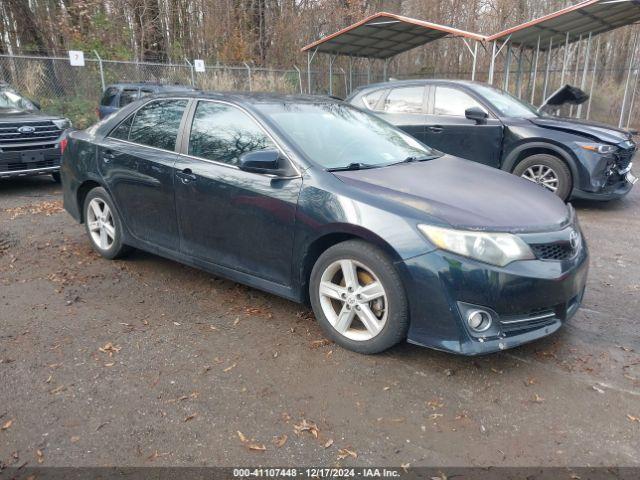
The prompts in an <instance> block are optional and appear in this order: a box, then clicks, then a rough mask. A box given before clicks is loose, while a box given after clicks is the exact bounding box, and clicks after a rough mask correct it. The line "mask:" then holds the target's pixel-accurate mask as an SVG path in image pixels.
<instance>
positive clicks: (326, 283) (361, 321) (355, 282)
mask: <svg viewBox="0 0 640 480" xmlns="http://www.w3.org/2000/svg"><path fill="white" fill-rule="evenodd" d="M319 289H320V291H319V294H320V295H319V296H320V304H321V306H322V310H323V312H324V314H325V316H326V318H327V319H328V320H329V323H330V324H331V326H332V327H333V328H334V329H335V330H336V331H337V332H338V333H340V334H341V335H343V336H345V337H346V338H349V339H351V340H356V341H366V340H371V339H372V338H374V337H375V336H377V335H378V334H379V333H380V332H381V331H382V329H383V328H384V326H385V324H386V322H387V318H388V302H387V294H386V292H385V289H384V286H383V285H382V282H380V280H379V279H378V277H377V276H376V275H375V274H374V273H373V271H371V269H370V268H368V267H367V266H366V265H364V264H362V263H360V262H357V261H355V260H349V259H342V260H338V261H335V262H333V263H332V264H330V265H329V266H328V267H327V268H326V269H325V270H324V272H323V273H322V277H321V279H320V285H319Z"/></svg>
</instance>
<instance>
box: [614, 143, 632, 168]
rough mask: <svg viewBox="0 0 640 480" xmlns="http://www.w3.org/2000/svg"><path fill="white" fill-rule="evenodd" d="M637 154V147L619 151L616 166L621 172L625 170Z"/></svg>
mask: <svg viewBox="0 0 640 480" xmlns="http://www.w3.org/2000/svg"><path fill="white" fill-rule="evenodd" d="M635 153H636V147H633V148H627V149H622V150H619V151H618V153H616V165H617V166H618V169H619V170H624V169H625V168H627V167H628V166H629V164H630V163H631V161H632V160H633V156H634V155H635Z"/></svg>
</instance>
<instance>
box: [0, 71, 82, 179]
mask: <svg viewBox="0 0 640 480" xmlns="http://www.w3.org/2000/svg"><path fill="white" fill-rule="evenodd" d="M69 128H71V122H70V121H69V120H67V119H66V118H63V117H59V116H55V115H53V116H52V115H45V114H44V113H41V112H40V109H39V106H38V104H37V103H35V102H33V101H31V100H29V99H28V98H26V97H24V96H23V95H20V94H19V93H18V92H17V91H16V90H14V89H13V88H11V87H9V85H7V84H6V83H0V178H7V177H22V176H27V175H42V174H51V175H52V176H53V179H54V180H55V181H57V182H59V181H60V157H61V153H62V150H63V149H64V146H65V143H66V131H67V129H69Z"/></svg>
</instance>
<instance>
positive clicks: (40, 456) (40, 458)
mask: <svg viewBox="0 0 640 480" xmlns="http://www.w3.org/2000/svg"><path fill="white" fill-rule="evenodd" d="M36 460H37V461H38V463H44V453H42V450H40V449H38V450H36Z"/></svg>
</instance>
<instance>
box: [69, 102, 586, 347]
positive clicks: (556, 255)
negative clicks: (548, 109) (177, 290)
mask: <svg viewBox="0 0 640 480" xmlns="http://www.w3.org/2000/svg"><path fill="white" fill-rule="evenodd" d="M62 182H63V187H64V205H65V208H66V209H67V211H68V212H69V213H70V214H71V215H72V216H73V217H74V218H75V219H76V220H77V221H79V222H82V223H84V224H85V227H86V231H87V236H88V238H89V241H90V242H91V244H92V246H93V248H94V249H95V250H96V251H97V252H98V253H99V254H101V255H102V256H104V257H105V258H109V259H112V258H116V257H119V256H122V255H124V254H125V253H127V252H128V251H129V250H130V249H131V248H138V249H142V250H146V251H149V252H152V253H155V254H158V255H161V256H164V257H168V258H171V259H174V260H177V261H179V262H182V263H185V264H188V265H192V266H194V267H198V268H202V269H204V270H207V271H209V272H211V273H213V274H216V275H220V276H223V277H226V278H229V279H231V280H234V281H237V282H241V283H244V284H247V285H250V286H253V287H256V288H259V289H262V290H266V291H268V292H272V293H274V294H276V295H280V296H283V297H286V298H288V299H291V300H294V301H297V302H309V303H310V304H311V306H312V308H313V311H314V313H315V316H316V318H317V320H318V322H320V325H321V326H322V328H323V329H324V331H325V332H326V334H327V336H328V337H330V338H331V339H332V340H334V341H335V342H336V343H338V344H340V345H342V346H343V347H345V348H348V349H351V350H354V351H356V352H361V353H376V352H381V351H383V350H385V349H387V348H389V347H391V346H393V345H395V344H397V343H399V342H401V341H404V340H408V341H409V342H412V343H415V344H419V345H424V346H428V347H432V348H436V349H440V350H446V351H449V352H455V353H461V354H465V355H477V354H484V353H489V352H495V351H499V350H503V349H506V348H511V347H514V346H517V345H520V344H522V343H525V342H529V341H532V340H535V339H538V338H541V337H544V336H546V335H549V334H551V333H553V332H555V331H556V330H558V329H559V328H560V327H561V326H562V324H563V323H564V322H566V321H567V320H568V319H569V318H570V317H571V316H572V315H573V314H574V313H575V312H576V310H577V309H578V307H579V305H580V303H581V300H582V296H583V294H584V287H585V282H586V277H587V270H588V252H587V247H586V244H585V241H584V238H583V236H582V233H581V231H580V227H579V225H578V222H577V218H576V215H575V213H574V211H573V209H572V208H571V206H567V205H565V204H564V203H563V202H562V201H561V200H560V199H559V198H558V197H556V196H554V195H553V194H551V193H550V192H548V191H546V190H545V189H543V188H541V187H540V186H538V185H536V184H534V183H532V182H529V181H527V180H525V179H522V178H518V177H515V176H513V175H511V174H509V173H506V172H501V171H499V170H496V169H493V168H490V167H487V166H484V165H481V164H478V163H475V162H471V161H466V160H462V159H459V158H456V157H453V156H450V155H444V154H442V153H440V152H438V151H436V150H433V149H431V148H429V147H428V146H426V145H424V144H422V143H420V142H419V141H417V140H416V139H414V138H413V137H411V136H409V135H408V134H406V133H404V132H403V131H401V130H399V129H397V128H395V127H393V126H391V125H390V124H388V123H386V122H385V121H383V120H381V119H379V118H377V117H375V116H373V115H371V114H369V113H366V112H363V111H361V110H359V109H357V108H354V107H352V106H350V105H347V104H345V103H342V102H340V101H337V100H333V99H329V98H324V97H311V96H309V97H304V96H283V95H266V94H235V93H234V94H222V93H200V92H189V93H181V94H175V95H165V96H158V97H152V98H145V99H143V100H140V101H138V102H135V103H132V104H130V105H128V106H127V107H125V108H124V109H122V110H121V111H119V112H117V113H116V114H114V115H112V116H110V117H108V118H106V119H104V120H103V121H101V122H100V123H98V124H96V125H94V126H92V127H91V128H89V129H87V130H84V131H77V132H74V133H72V134H71V135H70V137H69V141H68V144H67V147H66V150H65V152H64V157H63V162H62Z"/></svg>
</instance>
